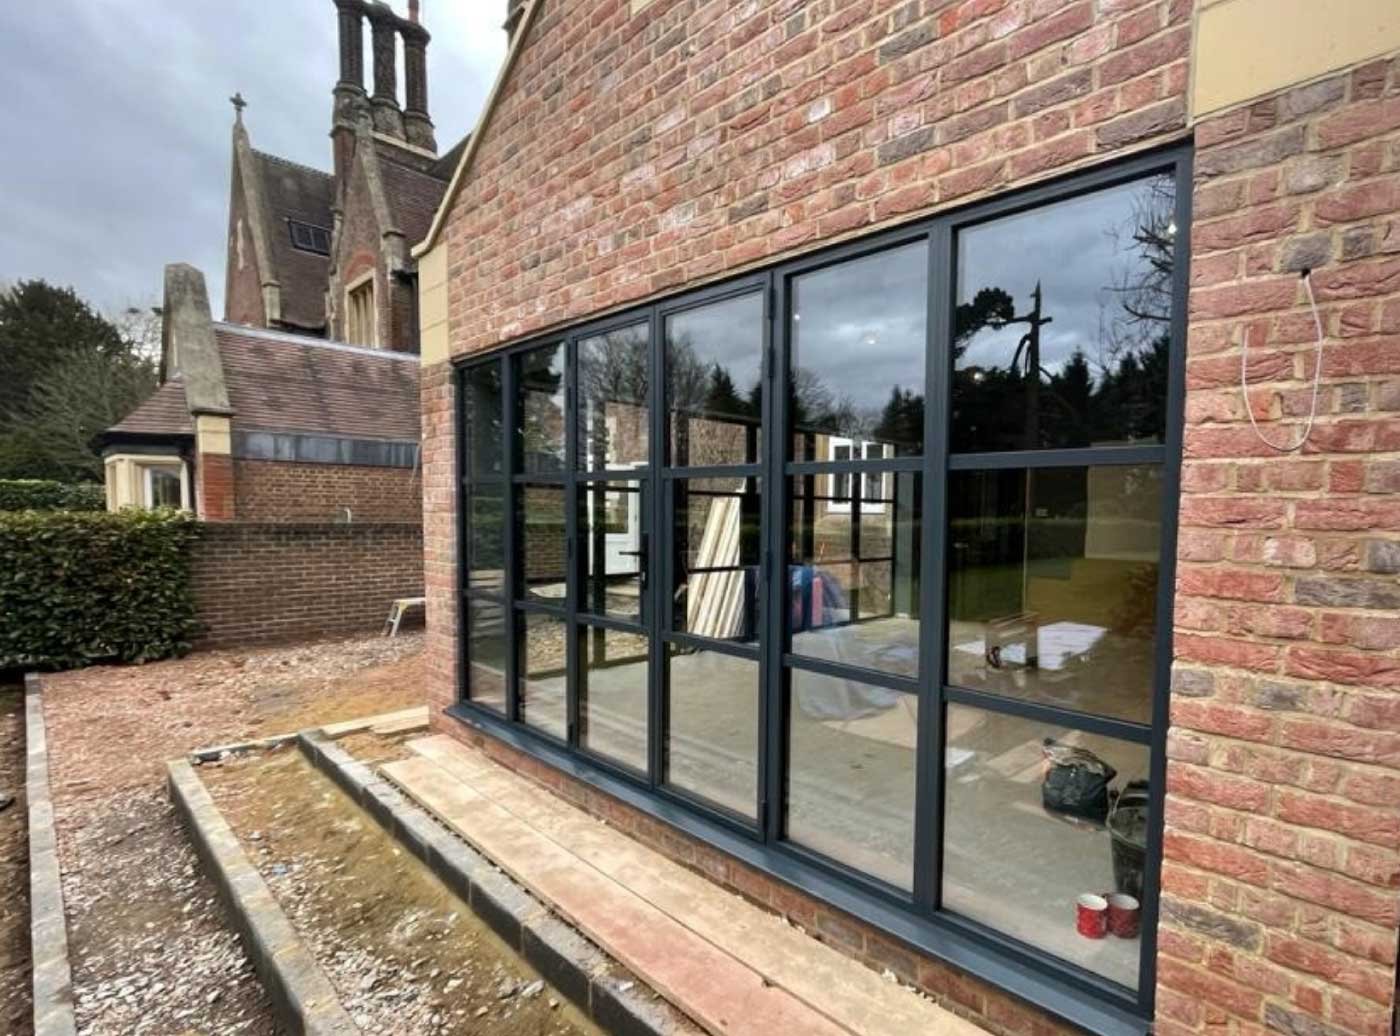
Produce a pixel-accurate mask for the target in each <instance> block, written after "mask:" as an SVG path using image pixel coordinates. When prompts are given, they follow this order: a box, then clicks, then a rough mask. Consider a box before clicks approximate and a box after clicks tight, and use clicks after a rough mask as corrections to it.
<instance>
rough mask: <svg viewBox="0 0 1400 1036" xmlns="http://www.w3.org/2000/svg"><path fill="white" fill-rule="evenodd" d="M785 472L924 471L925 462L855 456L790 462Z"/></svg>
mask: <svg viewBox="0 0 1400 1036" xmlns="http://www.w3.org/2000/svg"><path fill="white" fill-rule="evenodd" d="M852 452H854V451H852ZM783 470H784V471H786V472H787V473H788V474H789V475H844V474H846V473H847V472H863V471H872V472H874V471H881V472H883V471H923V470H924V461H923V458H922V457H884V458H881V459H879V460H865V459H863V458H856V457H854V456H853V457H852V458H851V459H850V460H794V461H788V462H787V463H786V465H785V466H784V468H783Z"/></svg>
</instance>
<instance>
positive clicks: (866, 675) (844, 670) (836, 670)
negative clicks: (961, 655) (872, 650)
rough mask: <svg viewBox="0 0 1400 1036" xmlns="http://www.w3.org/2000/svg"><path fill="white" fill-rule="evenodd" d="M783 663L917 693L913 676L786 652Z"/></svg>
mask: <svg viewBox="0 0 1400 1036" xmlns="http://www.w3.org/2000/svg"><path fill="white" fill-rule="evenodd" d="M782 662H783V665H784V666H785V667H786V668H788V669H801V670H804V671H806V672H809V673H819V674H821V675H822V676H834V677H836V678H837V679H838V680H859V681H860V682H861V683H868V684H871V685H872V686H875V687H888V688H889V689H890V690H892V691H903V692H904V693H906V694H918V693H919V679H918V677H915V676H900V675H899V674H898V673H887V672H883V671H882V670H879V669H865V668H863V667H861V666H854V665H845V664H843V663H841V662H828V661H827V660H826V659H824V658H809V657H808V656H806V655H798V654H793V653H792V652H786V653H784V654H783V657H782Z"/></svg>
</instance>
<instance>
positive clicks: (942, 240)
mask: <svg viewBox="0 0 1400 1036" xmlns="http://www.w3.org/2000/svg"><path fill="white" fill-rule="evenodd" d="M952 237H953V236H952V233H951V232H950V231H949V229H948V226H947V224H944V223H940V224H938V225H936V226H935V227H934V229H933V232H932V234H931V235H930V238H929V278H928V292H929V303H928V307H929V308H928V324H927V328H928V336H929V351H928V357H927V363H928V370H927V385H928V388H927V396H926V397H925V398H926V400H927V403H926V405H925V406H924V459H925V462H926V463H925V469H924V479H923V485H922V487H921V489H920V492H921V493H922V500H921V507H920V512H921V524H920V528H919V542H920V544H921V545H922V547H923V554H922V556H921V558H920V575H919V578H920V584H919V684H920V690H919V729H918V733H917V742H916V748H915V752H914V758H915V760H916V761H917V765H918V768H919V769H918V776H917V779H916V781H915V790H914V794H915V814H914V902H915V903H916V904H917V905H918V906H919V907H921V908H922V909H924V910H928V911H931V910H936V909H937V908H938V904H939V900H940V897H941V891H942V881H943V738H944V730H943V696H942V694H941V689H942V686H943V666H944V657H943V656H944V650H945V639H944V624H945V622H946V620H945V618H944V607H945V604H946V601H945V594H944V581H945V580H946V578H947V572H946V568H947V558H946V555H945V551H944V541H945V536H944V527H945V524H946V508H947V485H948V474H947V468H948V437H949V434H950V431H951V429H950V425H949V421H950V418H949V415H950V414H951V412H952V410H951V406H950V396H951V379H950V377H949V374H950V371H951V368H952V365H953V357H952V338H953V297H954V296H953V268H954V265H955V264H954V263H953V260H952Z"/></svg>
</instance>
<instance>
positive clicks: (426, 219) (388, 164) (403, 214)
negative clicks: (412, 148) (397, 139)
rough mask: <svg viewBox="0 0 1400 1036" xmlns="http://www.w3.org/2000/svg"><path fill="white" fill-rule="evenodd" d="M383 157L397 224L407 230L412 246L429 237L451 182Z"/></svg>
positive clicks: (387, 189) (388, 193)
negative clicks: (430, 229) (448, 183)
mask: <svg viewBox="0 0 1400 1036" xmlns="http://www.w3.org/2000/svg"><path fill="white" fill-rule="evenodd" d="M381 157H382V158H383V160H382V161H381V163H380V169H381V170H382V173H383V177H384V194H385V197H386V198H387V200H388V202H389V208H390V209H391V210H392V212H393V217H394V222H395V223H396V224H397V225H398V228H399V229H400V230H401V231H403V236H404V240H405V241H406V242H407V243H408V244H409V246H410V247H412V246H413V245H416V244H417V243H418V242H419V241H422V240H423V238H425V237H427V236H428V230H429V228H430V227H432V225H433V216H434V215H436V213H437V207H438V203H439V202H441V201H442V196H443V195H444V194H446V193H447V181H446V180H440V179H438V178H437V177H435V176H433V175H431V174H430V173H423V172H419V171H418V170H417V169H411V168H409V167H408V166H406V165H402V164H400V163H398V162H394V161H392V160H390V159H388V158H387V157H383V156H381Z"/></svg>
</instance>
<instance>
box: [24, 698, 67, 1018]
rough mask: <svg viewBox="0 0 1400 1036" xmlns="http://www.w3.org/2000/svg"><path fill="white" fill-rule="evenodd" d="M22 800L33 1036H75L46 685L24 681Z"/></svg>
mask: <svg viewBox="0 0 1400 1036" xmlns="http://www.w3.org/2000/svg"><path fill="white" fill-rule="evenodd" d="M24 752H25V757H24V758H25V768H24V794H25V800H26V802H27V804H28V811H29V816H28V821H29V940H30V945H29V951H30V952H29V962H30V966H31V968H32V969H33V970H32V974H33V990H34V1036H75V1034H76V1033H77V1031H78V1026H77V1021H76V1020H75V1018H74V1014H73V969H72V967H71V966H70V965H69V962H68V926H67V920H66V918H65V916H64V911H63V878H62V875H61V873H60V871H59V866H58V834H57V831H56V830H55V828H54V813H53V800H52V799H51V798H50V797H49V745H48V735H47V734H46V732H45V730H44V701H43V683H42V681H41V680H40V678H39V676H38V674H37V673H26V674H25V676H24Z"/></svg>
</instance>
